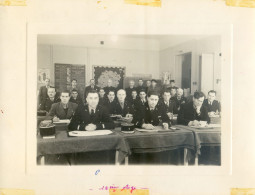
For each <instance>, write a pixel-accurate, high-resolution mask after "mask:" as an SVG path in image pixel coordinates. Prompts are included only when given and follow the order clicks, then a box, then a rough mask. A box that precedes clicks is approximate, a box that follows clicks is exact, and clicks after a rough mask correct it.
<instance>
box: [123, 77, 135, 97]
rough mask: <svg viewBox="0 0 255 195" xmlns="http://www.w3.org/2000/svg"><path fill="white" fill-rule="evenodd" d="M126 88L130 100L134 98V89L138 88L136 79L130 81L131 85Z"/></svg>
mask: <svg viewBox="0 0 255 195" xmlns="http://www.w3.org/2000/svg"><path fill="white" fill-rule="evenodd" d="M125 90H126V93H127V99H128V100H132V91H133V90H136V88H135V81H134V80H130V81H129V87H127V88H126V89H125Z"/></svg>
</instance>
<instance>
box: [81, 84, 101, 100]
mask: <svg viewBox="0 0 255 195" xmlns="http://www.w3.org/2000/svg"><path fill="white" fill-rule="evenodd" d="M89 82H90V84H89V86H87V87H85V91H84V99H86V98H87V95H88V92H89V91H91V90H96V91H97V92H99V89H100V88H99V87H98V86H96V84H95V79H90V81H89Z"/></svg>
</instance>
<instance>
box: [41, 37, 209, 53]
mask: <svg viewBox="0 0 255 195" xmlns="http://www.w3.org/2000/svg"><path fill="white" fill-rule="evenodd" d="M204 37H206V36H205V35H80V34H77V35H38V44H43V45H63V46H73V47H89V48H112V49H138V50H153V51H159V50H164V49H167V48H169V47H173V46H176V45H179V44H181V43H184V42H188V41H192V40H198V39H202V38H204Z"/></svg>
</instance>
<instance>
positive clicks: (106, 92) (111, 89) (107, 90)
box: [104, 86, 116, 97]
mask: <svg viewBox="0 0 255 195" xmlns="http://www.w3.org/2000/svg"><path fill="white" fill-rule="evenodd" d="M104 91H105V97H106V96H107V95H108V93H109V91H114V92H115V94H116V88H115V87H108V86H107V87H105V88H104Z"/></svg>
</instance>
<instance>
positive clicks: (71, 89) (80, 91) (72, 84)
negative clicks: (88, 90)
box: [68, 79, 83, 98]
mask: <svg viewBox="0 0 255 195" xmlns="http://www.w3.org/2000/svg"><path fill="white" fill-rule="evenodd" d="M77 82H78V81H77V79H72V82H71V86H70V87H69V88H68V91H69V93H70V94H71V93H72V91H73V89H75V90H77V92H78V94H79V97H80V98H83V97H82V94H83V93H82V89H81V88H79V87H78V85H77Z"/></svg>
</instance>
